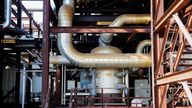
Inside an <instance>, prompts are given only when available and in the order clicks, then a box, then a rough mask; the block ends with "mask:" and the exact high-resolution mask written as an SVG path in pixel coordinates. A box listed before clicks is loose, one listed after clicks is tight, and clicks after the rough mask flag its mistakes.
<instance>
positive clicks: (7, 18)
mask: <svg viewBox="0 0 192 108" xmlns="http://www.w3.org/2000/svg"><path fill="white" fill-rule="evenodd" d="M11 4H12V0H5V4H4V5H5V6H4V7H5V11H4V14H5V21H4V22H3V24H1V26H3V28H7V27H8V26H9V24H10V22H11Z"/></svg>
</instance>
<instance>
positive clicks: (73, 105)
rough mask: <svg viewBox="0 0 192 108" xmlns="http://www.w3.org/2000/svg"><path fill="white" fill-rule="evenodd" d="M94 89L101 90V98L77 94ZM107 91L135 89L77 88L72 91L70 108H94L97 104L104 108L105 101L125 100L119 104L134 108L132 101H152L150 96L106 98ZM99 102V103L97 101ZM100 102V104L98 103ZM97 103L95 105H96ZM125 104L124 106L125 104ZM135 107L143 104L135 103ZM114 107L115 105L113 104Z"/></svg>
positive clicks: (148, 106)
mask: <svg viewBox="0 0 192 108" xmlns="http://www.w3.org/2000/svg"><path fill="white" fill-rule="evenodd" d="M92 89H101V95H99V96H94V97H93V96H78V95H77V94H78V93H77V92H78V91H79V90H92ZM105 89H122V90H125V89H129V90H130V89H134V88H133V87H131V88H86V89H78V88H75V89H72V90H71V97H70V106H69V107H70V108H77V107H79V106H80V107H81V106H87V105H89V107H91V106H94V105H95V104H99V105H101V106H100V107H101V108H103V107H104V106H106V104H107V103H106V102H105V100H106V99H107V100H125V101H122V102H121V104H122V105H121V104H120V103H119V105H120V106H124V107H129V108H132V107H131V106H130V105H131V104H130V101H131V100H132V99H141V100H142V99H147V100H151V99H152V97H151V96H148V97H141V96H136V97H130V96H125V97H121V96H119V97H106V96H105V95H104V93H103V92H104V90H105ZM135 89H139V88H135ZM140 89H151V88H140ZM84 99H86V100H89V101H90V102H91V103H83V104H79V103H78V100H84ZM97 100H98V101H97ZM98 102H99V103H98ZM94 103H95V104H94ZM123 103H124V104H123ZM133 104H134V105H137V104H141V103H133ZM112 105H113V104H112ZM141 108H152V104H149V105H147V106H143V107H141Z"/></svg>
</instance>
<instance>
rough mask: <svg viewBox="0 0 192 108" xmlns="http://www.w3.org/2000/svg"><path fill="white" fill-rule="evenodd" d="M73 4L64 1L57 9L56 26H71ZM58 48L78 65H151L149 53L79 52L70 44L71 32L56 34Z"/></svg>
mask: <svg viewBox="0 0 192 108" xmlns="http://www.w3.org/2000/svg"><path fill="white" fill-rule="evenodd" d="M73 10H74V9H73V5H72V4H71V3H68V4H66V3H65V2H64V3H63V5H62V6H61V7H60V9H59V14H58V26H59V27H71V26H72V19H73V13H74V12H73ZM57 42H58V48H59V50H60V52H61V54H62V55H63V56H65V57H66V58H67V59H68V60H69V61H70V62H71V63H72V64H75V65H76V66H79V67H97V68H111V67H113V68H129V67H132V68H134V67H137V68H148V67H151V63H152V61H151V56H150V54H122V53H117V54H116V53H115V54H113V53H112V54H111V53H110V54H91V53H80V52H78V51H77V50H76V49H75V48H74V46H73V44H72V34H71V33H59V34H58V39H57Z"/></svg>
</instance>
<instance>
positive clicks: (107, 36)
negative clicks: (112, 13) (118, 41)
mask: <svg viewBox="0 0 192 108" xmlns="http://www.w3.org/2000/svg"><path fill="white" fill-rule="evenodd" d="M150 20H151V18H150V15H149V14H123V15H120V16H119V17H117V18H116V19H115V20H114V21H113V22H112V23H111V24H110V25H109V27H120V26H122V25H124V24H148V23H149V22H150ZM112 39H113V34H112V33H102V34H101V36H100V38H99V45H100V46H106V45H109V44H110V42H111V41H112Z"/></svg>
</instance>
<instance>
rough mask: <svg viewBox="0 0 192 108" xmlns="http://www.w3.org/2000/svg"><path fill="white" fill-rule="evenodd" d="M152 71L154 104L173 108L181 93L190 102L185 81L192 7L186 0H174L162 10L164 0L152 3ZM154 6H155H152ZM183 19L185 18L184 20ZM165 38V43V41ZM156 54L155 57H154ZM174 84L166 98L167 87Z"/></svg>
mask: <svg viewBox="0 0 192 108" xmlns="http://www.w3.org/2000/svg"><path fill="white" fill-rule="evenodd" d="M153 6H155V7H154V8H153V14H154V15H153V21H154V22H153V25H154V30H153V34H154V35H153V58H154V59H153V63H154V67H153V71H154V79H155V83H154V84H155V85H154V88H155V108H167V107H168V108H175V107H179V106H178V105H177V102H178V98H181V96H183V95H181V94H182V93H184V95H185V96H187V97H188V99H189V102H191V91H190V89H189V86H188V82H190V81H191V80H192V77H191V72H192V71H191V69H192V68H191V64H189V61H190V60H191V59H189V58H188V57H186V58H184V56H186V54H190V50H187V49H190V48H191V43H192V42H191V39H192V38H191V35H190V34H189V32H190V29H191V26H192V24H191V23H192V8H191V4H190V0H175V1H174V2H173V3H172V5H171V6H170V7H169V8H168V9H166V10H164V0H156V1H154V3H153ZM156 7H157V8H156ZM186 19H187V20H186ZM167 42H169V43H170V44H169V46H166V43H167ZM156 58H158V59H156ZM174 87H176V88H177V90H174V91H173V92H174V93H173V96H172V98H171V100H170V102H168V98H167V97H168V94H169V91H170V89H171V88H174ZM176 98H177V99H176Z"/></svg>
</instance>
